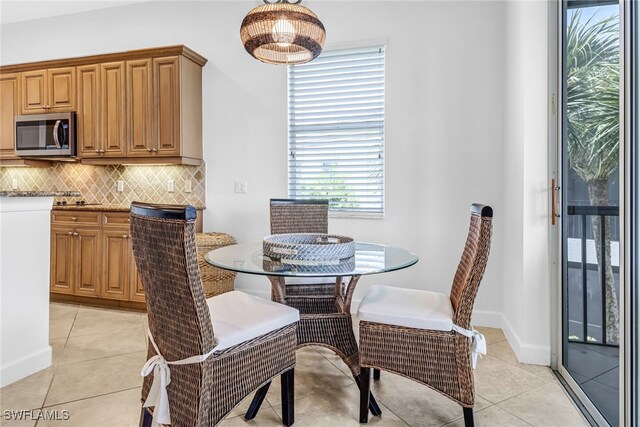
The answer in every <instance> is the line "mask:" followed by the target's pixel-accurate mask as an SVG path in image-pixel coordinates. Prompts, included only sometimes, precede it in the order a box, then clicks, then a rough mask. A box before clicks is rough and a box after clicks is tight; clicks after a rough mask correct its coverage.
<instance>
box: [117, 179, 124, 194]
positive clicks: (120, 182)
mask: <svg viewBox="0 0 640 427" xmlns="http://www.w3.org/2000/svg"><path fill="white" fill-rule="evenodd" d="M117 190H118V193H122V192H123V191H124V181H123V180H121V179H119V180H118V188H117Z"/></svg>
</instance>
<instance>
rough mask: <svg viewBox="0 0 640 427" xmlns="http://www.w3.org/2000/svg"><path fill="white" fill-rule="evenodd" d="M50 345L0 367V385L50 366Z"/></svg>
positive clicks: (2, 385)
mask: <svg viewBox="0 0 640 427" xmlns="http://www.w3.org/2000/svg"><path fill="white" fill-rule="evenodd" d="M51 357H52V356H51V346H50V345H47V347H46V348H44V349H43V350H40V351H38V352H36V353H33V354H30V355H29V356H26V357H23V358H22V359H20V360H17V361H15V362H13V363H11V364H9V365H6V366H3V367H2V368H0V387H4V386H7V385H9V384H12V383H14V382H16V381H18V380H21V379H22V378H25V377H28V376H29V375H32V374H35V373H36V372H38V371H41V370H43V369H46V368H48V367H49V366H51Z"/></svg>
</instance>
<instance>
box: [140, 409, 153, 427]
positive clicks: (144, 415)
mask: <svg viewBox="0 0 640 427" xmlns="http://www.w3.org/2000/svg"><path fill="white" fill-rule="evenodd" d="M152 421H153V417H152V416H151V414H150V413H149V411H147V408H142V412H140V427H151V422H152Z"/></svg>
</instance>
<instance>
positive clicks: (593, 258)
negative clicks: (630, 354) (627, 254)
mask: <svg viewBox="0 0 640 427" xmlns="http://www.w3.org/2000/svg"><path fill="white" fill-rule="evenodd" d="M567 215H569V218H567V219H568V224H567V241H566V242H565V245H566V249H565V257H566V261H567V267H568V268H580V269H581V273H582V274H581V276H582V277H581V280H582V339H580V338H579V337H576V336H570V337H569V340H570V341H571V342H582V343H585V344H596V345H606V346H612V347H617V345H614V344H608V343H607V339H606V334H607V307H606V299H605V295H606V286H607V280H606V271H605V268H603V267H602V266H604V265H605V255H606V252H607V251H606V250H605V249H606V241H605V238H604V236H605V224H607V221H606V218H607V217H618V216H619V215H620V213H619V208H618V206H567ZM572 216H573V217H579V218H580V220H579V222H577V221H571V220H570V219H571V218H570V217H572ZM587 217H593V219H592V221H598V222H597V223H598V226H599V227H600V233H599V234H600V236H601V238H600V242H596V241H595V238H594V235H593V231H592V230H591V229H590V228H591V227H587V225H588V223H589V221H588V220H587ZM609 227H610V228H609V230H610V232H611V242H610V244H611V246H612V247H611V248H610V249H611V250H610V256H611V261H612V262H611V266H612V271H613V272H614V274H615V272H616V271H619V238H618V229H619V225H618V224H617V221H609ZM598 243H599V244H600V248H599V249H600V250H599V251H598V250H596V247H595V245H596V244H598ZM578 244H579V246H578ZM578 247H579V249H578ZM598 252H599V253H598ZM598 266H601V268H598ZM588 270H596V271H599V282H600V304H599V307H598V309H599V310H601V316H602V317H601V325H591V326H595V327H598V326H600V328H601V337H600V338H601V339H600V341H598V340H596V339H594V338H593V337H591V336H589V331H588V329H589V326H590V325H589V322H588V319H589V304H588V302H589V292H588V288H589V287H588ZM567 271H568V269H567ZM567 275H568V273H567ZM565 280H568V278H565ZM567 286H568V285H567ZM592 308H593V307H592Z"/></svg>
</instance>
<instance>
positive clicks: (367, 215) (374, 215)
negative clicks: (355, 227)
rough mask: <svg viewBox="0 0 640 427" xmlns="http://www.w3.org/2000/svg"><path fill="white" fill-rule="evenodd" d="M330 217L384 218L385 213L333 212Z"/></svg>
mask: <svg viewBox="0 0 640 427" xmlns="http://www.w3.org/2000/svg"><path fill="white" fill-rule="evenodd" d="M329 218H341V219H384V213H362V212H331V211H329Z"/></svg>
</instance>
